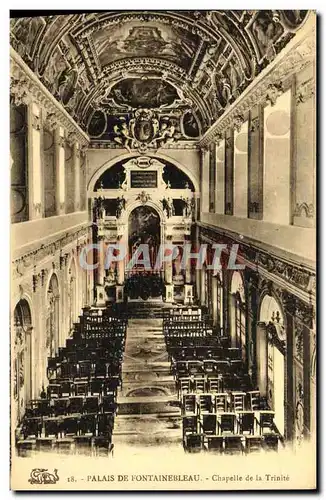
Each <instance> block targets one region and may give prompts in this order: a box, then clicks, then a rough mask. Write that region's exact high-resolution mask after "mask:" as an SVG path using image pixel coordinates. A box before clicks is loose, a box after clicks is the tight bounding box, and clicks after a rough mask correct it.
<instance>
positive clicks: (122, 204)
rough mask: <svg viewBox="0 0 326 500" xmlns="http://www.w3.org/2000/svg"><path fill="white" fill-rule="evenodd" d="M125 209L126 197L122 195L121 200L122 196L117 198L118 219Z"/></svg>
mask: <svg viewBox="0 0 326 500" xmlns="http://www.w3.org/2000/svg"><path fill="white" fill-rule="evenodd" d="M125 209H126V200H125V198H124V196H123V195H122V196H121V198H120V196H119V197H118V198H117V210H116V217H117V219H120V217H121V215H122V213H123V211H124V210H125Z"/></svg>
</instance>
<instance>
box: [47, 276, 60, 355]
mask: <svg viewBox="0 0 326 500" xmlns="http://www.w3.org/2000/svg"><path fill="white" fill-rule="evenodd" d="M59 299H60V296H59V282H58V278H57V276H56V274H54V273H53V274H52V276H51V279H50V282H49V286H48V290H47V295H46V300H47V315H46V351H47V356H48V357H53V356H55V354H56V352H57V350H58V347H59Z"/></svg>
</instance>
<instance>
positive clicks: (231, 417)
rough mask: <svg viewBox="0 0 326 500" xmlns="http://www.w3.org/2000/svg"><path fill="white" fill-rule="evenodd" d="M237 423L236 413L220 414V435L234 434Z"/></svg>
mask: <svg viewBox="0 0 326 500" xmlns="http://www.w3.org/2000/svg"><path fill="white" fill-rule="evenodd" d="M235 423H236V414H235V413H220V414H219V422H218V426H219V429H220V433H223V432H231V433H232V434H234V429H235Z"/></svg>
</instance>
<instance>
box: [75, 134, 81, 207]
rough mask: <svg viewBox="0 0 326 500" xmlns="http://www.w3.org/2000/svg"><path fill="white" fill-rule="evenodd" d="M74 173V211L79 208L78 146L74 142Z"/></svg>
mask: <svg viewBox="0 0 326 500" xmlns="http://www.w3.org/2000/svg"><path fill="white" fill-rule="evenodd" d="M74 175H75V204H74V208H75V212H78V211H79V210H80V146H79V144H78V142H75V144H74Z"/></svg>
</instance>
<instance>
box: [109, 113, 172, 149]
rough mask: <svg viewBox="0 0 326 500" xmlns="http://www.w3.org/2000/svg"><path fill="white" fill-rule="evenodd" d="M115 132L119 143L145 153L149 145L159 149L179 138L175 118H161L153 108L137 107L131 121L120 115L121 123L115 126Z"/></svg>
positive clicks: (115, 138)
mask: <svg viewBox="0 0 326 500" xmlns="http://www.w3.org/2000/svg"><path fill="white" fill-rule="evenodd" d="M114 133H115V137H114V140H115V141H116V142H117V143H118V144H121V145H122V146H123V147H125V148H126V149H128V151H130V150H131V149H138V151H139V152H140V153H145V152H146V151H147V149H148V148H149V147H154V148H156V149H158V148H160V147H162V146H163V145H164V144H166V143H167V142H171V141H172V142H173V141H175V140H176V139H177V136H176V127H175V123H174V120H173V118H170V117H162V118H161V120H159V119H158V117H157V116H156V114H155V112H154V111H153V110H151V109H144V108H143V109H137V110H136V111H135V112H134V114H133V116H132V118H131V119H130V120H129V122H127V120H126V118H124V117H120V123H118V124H116V125H115V126H114Z"/></svg>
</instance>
